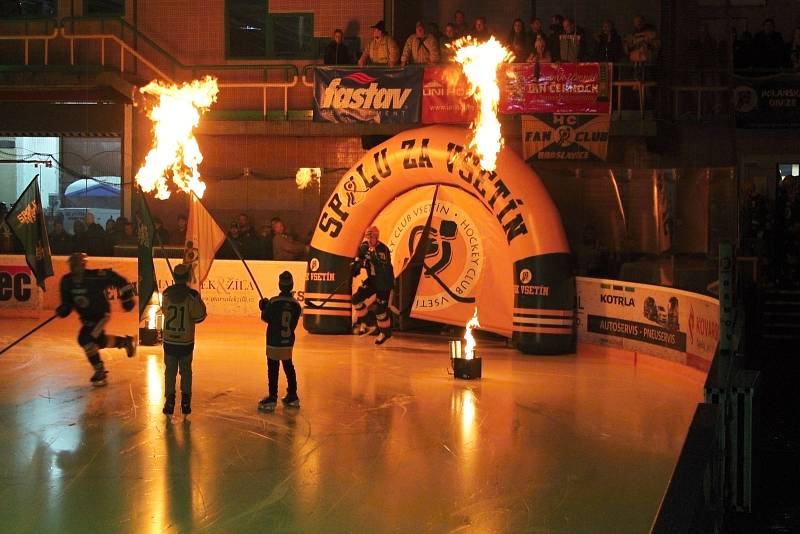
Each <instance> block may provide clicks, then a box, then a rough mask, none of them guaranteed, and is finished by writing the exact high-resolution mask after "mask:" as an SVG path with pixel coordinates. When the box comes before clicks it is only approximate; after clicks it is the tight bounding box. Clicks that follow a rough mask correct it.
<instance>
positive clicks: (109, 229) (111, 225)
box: [106, 217, 116, 235]
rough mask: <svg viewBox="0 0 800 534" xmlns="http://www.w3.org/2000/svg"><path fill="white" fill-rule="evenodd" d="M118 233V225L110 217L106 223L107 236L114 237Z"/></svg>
mask: <svg viewBox="0 0 800 534" xmlns="http://www.w3.org/2000/svg"><path fill="white" fill-rule="evenodd" d="M114 232H116V225H115V223H114V219H113V218H111V217H109V218H108V220H107V221H106V235H113V234H114Z"/></svg>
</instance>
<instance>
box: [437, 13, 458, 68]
mask: <svg viewBox="0 0 800 534" xmlns="http://www.w3.org/2000/svg"><path fill="white" fill-rule="evenodd" d="M456 39H458V37H457V36H456V25H455V24H453V23H452V22H448V23H447V25H446V26H445V27H444V35H442V39H441V40H440V42H439V45H440V46H439V56H440V57H439V59H440V61H441V62H442V63H449V62H451V61H452V60H453V57H454V56H455V51H454V50H453V49H452V47H450V46H449V45H451V44H452V43H454V42H455V41H456Z"/></svg>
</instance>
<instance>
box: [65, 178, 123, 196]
mask: <svg viewBox="0 0 800 534" xmlns="http://www.w3.org/2000/svg"><path fill="white" fill-rule="evenodd" d="M119 194H120V178H119V176H98V177H96V178H83V179H80V180H75V181H74V182H72V183H71V184H69V185H68V186H67V189H66V190H65V191H64V196H65V197H67V198H75V197H118V196H119Z"/></svg>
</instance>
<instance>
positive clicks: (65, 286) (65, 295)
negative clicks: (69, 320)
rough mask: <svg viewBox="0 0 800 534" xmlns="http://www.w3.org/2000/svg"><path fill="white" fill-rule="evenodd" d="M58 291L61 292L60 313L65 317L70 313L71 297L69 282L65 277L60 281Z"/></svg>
mask: <svg viewBox="0 0 800 534" xmlns="http://www.w3.org/2000/svg"><path fill="white" fill-rule="evenodd" d="M59 290H60V292H61V305H60V306H59V308H60V309H61V310H62V311H61V313H62V314H63V315H64V316H67V315H69V312H71V311H72V295H70V292H69V280H68V279H67V278H66V277H65V278H62V279H61V284H60V285H59Z"/></svg>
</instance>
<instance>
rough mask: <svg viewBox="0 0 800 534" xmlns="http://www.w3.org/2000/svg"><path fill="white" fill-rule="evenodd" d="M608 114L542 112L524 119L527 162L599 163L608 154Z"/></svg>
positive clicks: (523, 144)
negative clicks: (570, 161) (581, 161)
mask: <svg viewBox="0 0 800 534" xmlns="http://www.w3.org/2000/svg"><path fill="white" fill-rule="evenodd" d="M610 125H611V116H610V115H609V114H607V113H604V114H597V113H540V114H537V115H523V117H522V153H523V156H524V158H525V160H526V161H528V162H529V163H530V162H534V161H550V160H599V161H604V160H605V159H606V156H607V154H608V129H609V127H610Z"/></svg>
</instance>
